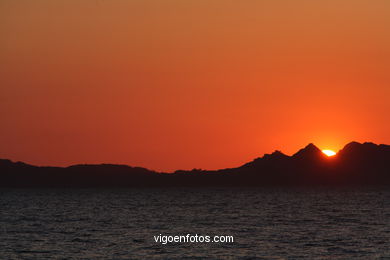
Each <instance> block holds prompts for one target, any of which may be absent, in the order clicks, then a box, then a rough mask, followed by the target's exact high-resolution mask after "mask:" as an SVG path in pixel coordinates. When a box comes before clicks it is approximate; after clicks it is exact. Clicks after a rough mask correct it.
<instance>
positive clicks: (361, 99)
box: [0, 0, 390, 171]
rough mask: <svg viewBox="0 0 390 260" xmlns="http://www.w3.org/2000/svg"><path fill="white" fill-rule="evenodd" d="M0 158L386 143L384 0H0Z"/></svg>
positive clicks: (177, 163)
mask: <svg viewBox="0 0 390 260" xmlns="http://www.w3.org/2000/svg"><path fill="white" fill-rule="evenodd" d="M0 113H1V125H0V158H9V159H12V160H20V161H25V162H28V163H33V164H38V165H70V164H74V163H103V162H109V163H125V164H130V165H134V166H144V167H148V168H151V169H156V170H168V171H171V170H174V169H192V168H205V169H216V168H225V167H234V166H238V165H240V164H243V163H245V162H247V161H250V160H252V159H253V158H255V157H259V156H262V155H263V154H264V153H268V152H272V151H273V150H275V149H279V150H282V151H283V152H285V153H287V154H291V153H293V152H295V151H296V150H297V149H299V148H301V147H302V146H305V145H306V144H307V143H309V142H314V143H315V144H317V145H318V146H319V147H320V148H323V149H325V148H328V149H335V150H337V149H340V148H341V147H342V146H343V145H344V144H345V143H346V142H349V141H352V140H356V141H361V142H362V141H373V142H376V143H388V144H389V143H390V120H389V115H390V1H388V0H364V1H363V0H317V1H313V0H295V1H289V0H258V1H254V0H242V1H241V0H240V1H230V0H186V1H183V0H153V1H152V0H127V1H125V0H110V1H108V0H81V1H80V0H77V1H76V0H57V1H53V0H41V1H39V0H34V1H31V0H25V1H19V0H2V1H0Z"/></svg>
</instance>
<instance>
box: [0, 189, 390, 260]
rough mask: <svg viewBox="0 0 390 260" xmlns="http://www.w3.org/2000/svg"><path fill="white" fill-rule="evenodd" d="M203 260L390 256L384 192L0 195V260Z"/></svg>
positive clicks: (389, 209) (388, 204) (389, 213)
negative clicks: (202, 239)
mask: <svg viewBox="0 0 390 260" xmlns="http://www.w3.org/2000/svg"><path fill="white" fill-rule="evenodd" d="M160 234H161V235H162V236H163V235H172V236H174V235H186V234H191V235H196V234H197V235H203V236H206V235H209V236H215V235H218V236H222V235H226V236H227V235H229V236H233V238H234V242H232V243H184V242H183V243H167V244H165V245H164V244H162V243H156V242H155V240H154V236H159V235H160ZM207 258H210V259H302V258H306V259H351V258H353V259H359V258H360V259H390V190H389V189H317V190H315V189H311V190H305V189H300V190H299V189H298V190H297V189H264V188H259V189H256V188H248V189H244V188H231V189H227V188H204V189H200V188H199V189H196V188H191V189H186V188H182V189H68V190H67V189H1V190H0V259H207Z"/></svg>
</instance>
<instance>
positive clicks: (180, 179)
mask: <svg viewBox="0 0 390 260" xmlns="http://www.w3.org/2000/svg"><path fill="white" fill-rule="evenodd" d="M297 185H298V186H299V185H305V186H306V185H309V186H310V185H390V146H389V145H384V144H380V145H377V144H374V143H368V142H366V143H358V142H351V143H348V144H347V145H346V146H345V147H344V148H343V149H341V150H340V151H339V152H338V153H337V154H336V155H335V156H332V157H327V156H326V155H325V154H323V153H322V152H321V150H320V149H318V147H316V146H315V145H314V144H312V143H310V144H308V145H307V146H306V147H304V148H303V149H301V150H299V151H298V152H297V153H295V154H293V155H292V156H288V155H285V154H283V153H282V152H280V151H275V152H273V153H271V154H265V155H264V156H263V157H259V158H256V159H254V160H253V161H251V162H248V163H246V164H244V165H242V166H239V167H236V168H229V169H221V170H214V171H207V170H201V169H193V170H191V171H185V170H178V171H175V172H174V173H163V172H156V171H152V170H148V169H146V168H141V167H130V166H127V165H113V164H99V165H73V166H70V167H38V166H33V165H29V164H25V163H22V162H12V161H10V160H5V159H0V187H169V186H180V187H181V186H201V187H202V186H232V187H234V186H297Z"/></svg>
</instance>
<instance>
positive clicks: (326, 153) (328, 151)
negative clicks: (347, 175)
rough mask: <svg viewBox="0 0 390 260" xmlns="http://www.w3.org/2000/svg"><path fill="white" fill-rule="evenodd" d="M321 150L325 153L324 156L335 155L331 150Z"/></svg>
mask: <svg viewBox="0 0 390 260" xmlns="http://www.w3.org/2000/svg"><path fill="white" fill-rule="evenodd" d="M322 152H323V153H324V154H325V155H326V156H334V155H336V152H334V151H332V150H322Z"/></svg>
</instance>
